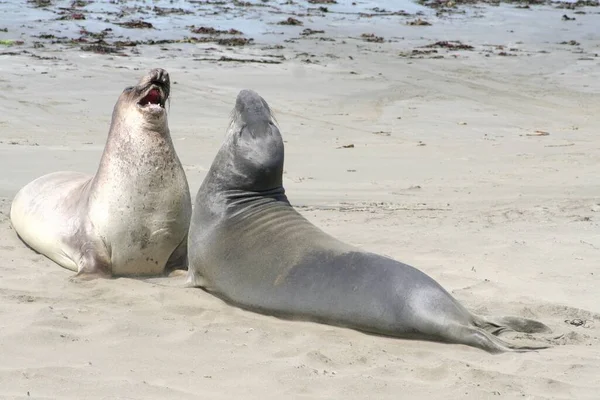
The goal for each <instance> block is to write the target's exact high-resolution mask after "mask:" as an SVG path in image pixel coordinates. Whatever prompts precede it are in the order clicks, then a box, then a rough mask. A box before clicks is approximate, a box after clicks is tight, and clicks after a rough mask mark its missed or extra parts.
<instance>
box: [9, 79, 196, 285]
mask: <svg viewBox="0 0 600 400" xmlns="http://www.w3.org/2000/svg"><path fill="white" fill-rule="evenodd" d="M169 91H170V81H169V74H168V73H167V71H165V70H163V69H154V70H152V71H150V72H149V73H148V74H147V75H145V76H144V77H143V78H142V79H141V80H140V82H139V83H138V85H137V86H132V87H128V88H126V89H125V90H124V91H123V93H122V94H121V96H120V97H119V100H118V101H117V103H116V105H115V107H114V110H113V115H112V122H111V126H110V131H109V133H108V139H107V142H106V146H105V148H104V153H103V155H102V158H101V160H100V167H99V168H98V170H97V172H96V175H94V176H90V175H87V174H83V173H78V172H56V173H51V174H48V175H44V176H42V177H40V178H38V179H36V180H34V181H33V182H31V183H29V184H27V185H26V186H25V187H23V188H22V189H21V190H20V191H19V192H18V193H17V195H16V196H15V198H14V200H13V203H12V206H11V210H10V219H11V221H12V224H13V226H14V228H15V230H16V232H17V234H18V235H19V237H20V238H21V239H22V240H23V241H24V242H25V243H26V244H27V245H29V246H30V247H31V248H32V249H34V250H36V251H37V252H39V253H41V254H43V255H45V256H47V257H48V258H50V259H51V260H53V261H55V262H56V263H58V264H60V265H61V266H63V267H65V268H67V269H70V270H73V271H77V272H78V275H82V274H83V275H84V276H90V275H92V276H93V275H100V276H111V275H113V276H136V275H158V274H161V273H163V272H164V271H165V266H167V264H168V265H169V267H174V268H176V267H179V266H182V267H185V262H186V246H187V231H188V227H189V220H190V216H191V212H192V207H191V198H190V193H189V188H188V183H187V179H186V176H185V173H184V171H183V167H182V166H181V162H180V161H179V158H178V156H177V154H176V153H175V149H174V147H173V142H172V141H171V135H170V132H169V126H168V121H167V113H166V110H165V102H166V101H167V99H168V97H169Z"/></svg>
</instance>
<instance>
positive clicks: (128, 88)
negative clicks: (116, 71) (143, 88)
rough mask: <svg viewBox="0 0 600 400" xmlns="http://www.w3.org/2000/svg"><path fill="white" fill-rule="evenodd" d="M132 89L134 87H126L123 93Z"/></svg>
mask: <svg viewBox="0 0 600 400" xmlns="http://www.w3.org/2000/svg"><path fill="white" fill-rule="evenodd" d="M134 87H135V86H127V87H126V88H125V90H124V91H125V92H131V90H132V89H133V88H134Z"/></svg>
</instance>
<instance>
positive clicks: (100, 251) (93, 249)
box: [75, 240, 112, 279]
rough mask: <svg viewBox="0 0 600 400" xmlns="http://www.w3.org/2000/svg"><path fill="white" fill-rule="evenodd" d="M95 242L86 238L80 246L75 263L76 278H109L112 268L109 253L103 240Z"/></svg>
mask: <svg viewBox="0 0 600 400" xmlns="http://www.w3.org/2000/svg"><path fill="white" fill-rule="evenodd" d="M100 242H101V243H95V242H92V241H90V240H87V241H86V242H85V243H84V244H83V245H82V246H81V247H80V251H81V254H80V257H79V262H78V263H77V267H78V269H77V274H75V277H76V278H82V279H94V278H107V279H108V278H111V277H112V268H111V262H110V255H109V252H108V250H107V248H106V245H105V244H104V242H103V241H100Z"/></svg>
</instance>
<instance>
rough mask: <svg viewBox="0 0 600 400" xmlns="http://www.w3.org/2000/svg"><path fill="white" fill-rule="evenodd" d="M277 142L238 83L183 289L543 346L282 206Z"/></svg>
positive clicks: (380, 327) (407, 329) (333, 317)
mask: <svg viewBox="0 0 600 400" xmlns="http://www.w3.org/2000/svg"><path fill="white" fill-rule="evenodd" d="M283 163H284V146H283V140H282V137H281V134H280V132H279V129H278V127H277V126H276V125H275V123H274V119H273V117H272V114H271V110H270V108H269V105H268V104H267V103H266V102H265V100H264V99H262V98H261V97H260V96H259V95H258V94H257V93H255V92H253V91H250V90H243V91H241V92H240V93H239V95H238V96H237V99H236V104H235V108H234V110H233V117H232V121H231V124H230V127H229V129H228V133H227V136H226V139H225V141H224V143H223V145H222V147H221V148H220V150H219V151H218V153H217V155H216V157H215V160H214V162H213V164H212V166H211V168H210V169H209V172H208V174H207V176H206V177H205V179H204V181H203V183H202V185H201V187H200V189H199V190H198V193H197V196H196V199H195V206H194V210H193V213H192V220H191V223H190V231H189V234H188V276H187V282H186V283H187V284H188V286H195V287H201V288H204V289H205V290H207V291H209V292H211V293H213V294H215V295H216V296H218V297H220V298H222V299H224V300H225V301H226V302H229V303H230V304H234V305H237V306H239V307H241V308H244V309H247V310H251V311H255V312H259V313H264V314H270V315H274V316H277V317H281V318H291V319H303V320H310V321H315V322H321V323H326V324H331V325H338V326H344V327H348V328H354V329H356V330H360V331H364V332H368V333H374V334H379V335H385V336H394V337H398V338H406V339H418V340H430V341H439V342H449V343H456V344H464V345H469V346H474V347H477V348H480V349H484V350H486V351H488V352H491V353H499V352H504V351H532V350H537V349H541V348H546V347H548V346H526V345H519V344H514V343H509V342H506V341H504V340H502V339H500V338H498V337H497V336H496V335H497V334H499V333H500V332H503V331H507V330H515V331H520V332H528V333H534V332H548V331H549V328H548V327H547V326H546V325H544V324H542V323H540V322H537V321H533V320H529V319H525V318H519V317H504V318H496V319H492V318H485V317H481V316H477V315H474V314H472V313H470V312H469V311H467V309H465V308H464V307H463V306H462V305H461V304H460V303H459V302H458V301H457V300H456V299H454V298H453V297H452V296H451V295H450V294H449V293H448V292H447V291H446V290H444V289H443V288H442V286H440V285H439V284H438V283H437V282H436V281H435V280H433V279H432V278H430V277H429V276H428V275H426V274H424V273H423V272H421V271H419V270H417V269H416V268H413V267H411V266H409V265H406V264H403V263H401V262H398V261H395V260H393V259H391V258H388V257H383V256H380V255H377V254H373V253H369V252H366V251H362V250H360V249H358V248H356V247H354V246H351V245H348V244H345V243H343V242H341V241H339V240H337V239H335V238H333V237H332V236H330V235H328V234H326V233H325V232H323V231H322V230H321V229H319V228H317V227H315V226H314V225H313V224H311V223H310V222H309V221H308V220H306V219H305V218H304V217H303V216H301V215H300V214H299V213H298V212H296V211H295V210H294V208H293V207H292V206H291V205H290V203H289V201H288V199H287V197H286V195H285V190H284V188H283V184H282V175H283Z"/></svg>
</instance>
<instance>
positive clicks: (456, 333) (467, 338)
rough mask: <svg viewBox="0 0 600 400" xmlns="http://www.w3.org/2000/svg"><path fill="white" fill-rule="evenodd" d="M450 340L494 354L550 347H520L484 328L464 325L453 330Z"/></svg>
mask: <svg viewBox="0 0 600 400" xmlns="http://www.w3.org/2000/svg"><path fill="white" fill-rule="evenodd" d="M449 339H450V340H451V341H452V342H454V343H458V344H464V345H467V346H472V347H477V348H479V349H482V350H485V351H487V352H489V353H493V354H497V353H504V352H518V353H524V352H528V351H537V350H542V349H547V348H549V347H550V346H549V345H520V344H514V343H508V342H505V341H504V340H502V339H500V338H498V337H496V336H494V335H492V334H491V333H489V332H487V331H486V330H484V329H482V328H477V327H471V326H464V325H459V326H456V327H455V328H454V329H452V330H451V333H450V338H449Z"/></svg>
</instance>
